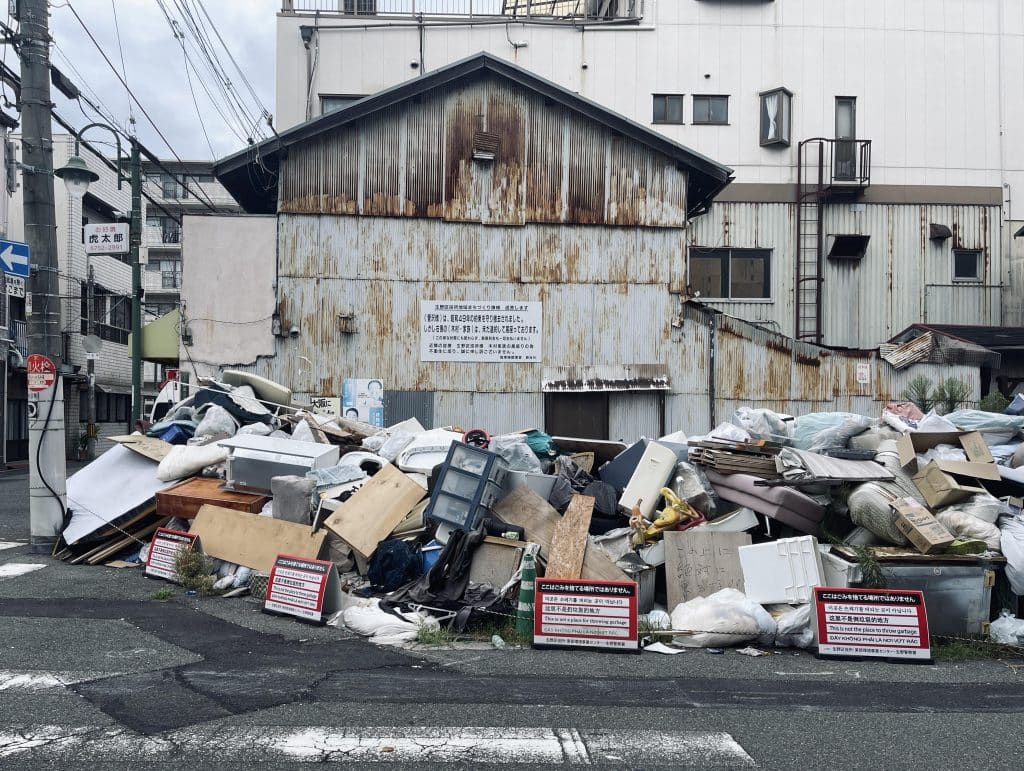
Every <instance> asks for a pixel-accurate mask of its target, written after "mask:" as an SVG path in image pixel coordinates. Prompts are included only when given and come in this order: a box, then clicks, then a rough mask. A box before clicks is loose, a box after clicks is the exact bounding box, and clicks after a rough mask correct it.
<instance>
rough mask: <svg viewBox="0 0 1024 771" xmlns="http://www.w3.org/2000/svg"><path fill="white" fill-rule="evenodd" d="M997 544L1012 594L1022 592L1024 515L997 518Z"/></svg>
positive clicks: (1023, 578)
mask: <svg viewBox="0 0 1024 771" xmlns="http://www.w3.org/2000/svg"><path fill="white" fill-rule="evenodd" d="M999 545H1000V546H1001V547H1002V550H1003V556H1004V557H1006V580H1007V581H1009V582H1010V588H1011V589H1013V593H1014V594H1024V517H1021V516H1018V517H1002V518H1001V519H1000V520H999Z"/></svg>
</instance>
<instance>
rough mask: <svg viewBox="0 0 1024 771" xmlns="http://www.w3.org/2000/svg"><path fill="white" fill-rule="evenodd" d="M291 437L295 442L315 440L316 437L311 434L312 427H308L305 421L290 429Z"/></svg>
mask: <svg viewBox="0 0 1024 771" xmlns="http://www.w3.org/2000/svg"><path fill="white" fill-rule="evenodd" d="M292 439H294V440H295V441H297V442H315V441H316V437H314V436H313V429H312V428H310V427H309V424H308V423H307V422H306V421H304V420H303V421H302V422H301V423H297V424H296V425H295V428H293V429H292Z"/></svg>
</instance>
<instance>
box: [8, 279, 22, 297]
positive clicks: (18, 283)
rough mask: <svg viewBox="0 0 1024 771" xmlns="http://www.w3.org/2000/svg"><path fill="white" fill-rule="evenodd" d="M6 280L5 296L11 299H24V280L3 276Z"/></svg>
mask: <svg viewBox="0 0 1024 771" xmlns="http://www.w3.org/2000/svg"><path fill="white" fill-rule="evenodd" d="M5 278H6V279H7V281H6V284H7V294H9V295H10V296H11V297H21V298H22V299H24V297H25V279H23V278H20V277H19V276H5Z"/></svg>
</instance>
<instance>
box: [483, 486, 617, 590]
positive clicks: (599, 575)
mask: <svg viewBox="0 0 1024 771" xmlns="http://www.w3.org/2000/svg"><path fill="white" fill-rule="evenodd" d="M494 513H495V514H497V515H498V516H499V517H500V518H501V519H502V520H504V521H505V522H507V523H509V524H510V525H519V526H520V527H522V528H524V529H525V530H526V540H527V541H530V542H532V543H535V544H537V545H538V546H540V551H541V557H542V558H546V557H547V555H549V554H551V541H552V539H553V538H554V535H555V528H556V527H557V525H558V523H559V521H560V520H561V517H560V516H559V514H558V512H557V511H555V510H554V508H552V506H551V504H550V503H548V502H547V501H546V500H544V499H543V498H541V497H540V496H539V495H537V493H535V492H534V491H533V490H531V489H530V488H529V487H526V486H525V485H524V486H522V487H517V488H516V489H515V490H513V491H512V492H510V493H509V494H508V495H506V496H505V497H504V498H502V499H501V501H500V502H499V503H498V505H497V506H495V507H494ZM623 522H624V523H625V520H623ZM581 573H582V575H581V576H580V577H581V578H586V579H592V580H594V581H629V580H630V579H629V576H627V575H626V574H625V573H623V572H622V571H621V570H620V569H619V568H618V567H617V566H616V565H615V563H614V562H612V560H611V558H610V557H608V556H607V555H606V554H605V553H604V552H602V551H601V550H600V549H587V551H586V554H585V555H584V557H583V570H582V571H581Z"/></svg>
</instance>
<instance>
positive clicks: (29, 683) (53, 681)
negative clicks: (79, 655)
mask: <svg viewBox="0 0 1024 771" xmlns="http://www.w3.org/2000/svg"><path fill="white" fill-rule="evenodd" d="M118 674H122V673H120V672H82V671H78V672H44V671H41V670H11V669H0V691H45V690H48V689H50V688H63V687H64V686H67V685H74V684H75V683H87V682H89V681H90V680H99V679H100V678H103V677H113V676H114V675H118Z"/></svg>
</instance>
